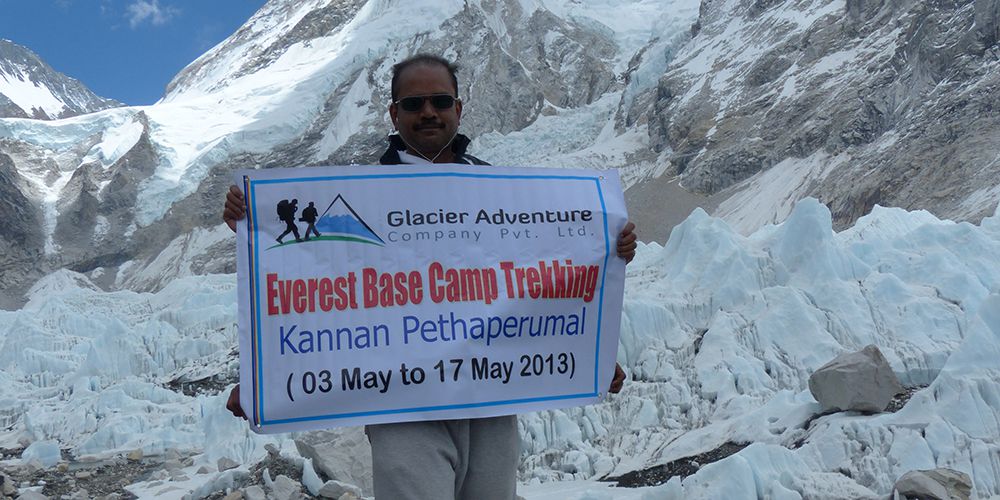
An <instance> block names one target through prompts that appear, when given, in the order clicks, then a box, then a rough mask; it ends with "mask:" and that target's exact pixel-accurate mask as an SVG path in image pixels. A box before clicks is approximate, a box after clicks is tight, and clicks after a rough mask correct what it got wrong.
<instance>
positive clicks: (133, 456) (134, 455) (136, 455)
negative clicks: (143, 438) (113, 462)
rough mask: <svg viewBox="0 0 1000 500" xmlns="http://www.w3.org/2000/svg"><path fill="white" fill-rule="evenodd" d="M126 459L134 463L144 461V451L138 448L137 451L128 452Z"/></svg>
mask: <svg viewBox="0 0 1000 500" xmlns="http://www.w3.org/2000/svg"><path fill="white" fill-rule="evenodd" d="M126 458H128V459H129V460H131V461H133V462H138V461H140V460H142V449H141V448H136V449H134V450H132V451H130V452H128V455H126Z"/></svg>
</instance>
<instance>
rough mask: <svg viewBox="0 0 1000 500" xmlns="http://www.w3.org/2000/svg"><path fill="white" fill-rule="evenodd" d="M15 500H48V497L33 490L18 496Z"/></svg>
mask: <svg viewBox="0 0 1000 500" xmlns="http://www.w3.org/2000/svg"><path fill="white" fill-rule="evenodd" d="M17 500H49V497H47V496H45V495H43V494H41V493H39V492H37V491H34V490H26V491H23V492H21V494H20V495H18V497H17Z"/></svg>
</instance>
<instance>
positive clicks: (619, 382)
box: [608, 363, 625, 394]
mask: <svg viewBox="0 0 1000 500" xmlns="http://www.w3.org/2000/svg"><path fill="white" fill-rule="evenodd" d="M623 385H625V370H622V365H619V364H618V363H615V378H613V379H612V380H611V387H609V388H608V392H610V393H611V394H618V393H619V392H620V391H621V390H622V386H623Z"/></svg>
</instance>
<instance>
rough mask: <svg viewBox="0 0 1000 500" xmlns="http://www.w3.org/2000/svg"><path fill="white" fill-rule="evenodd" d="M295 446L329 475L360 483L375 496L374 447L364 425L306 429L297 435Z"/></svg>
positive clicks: (331, 477) (337, 478)
mask: <svg viewBox="0 0 1000 500" xmlns="http://www.w3.org/2000/svg"><path fill="white" fill-rule="evenodd" d="M295 447H296V448H297V449H298V451H299V454H301V455H302V456H303V457H306V458H311V459H312V461H313V467H315V468H316V470H318V471H319V472H322V473H323V474H324V475H325V476H326V477H328V478H330V479H334V480H337V481H340V482H342V483H348V484H353V485H357V486H358V487H360V488H361V491H362V493H363V495H361V496H372V495H373V494H374V490H373V488H372V469H371V463H372V450H371V445H370V444H369V443H368V438H367V437H366V436H365V433H364V431H363V429H362V428H361V427H344V428H339V429H332V430H326V431H312V432H305V433H302V434H301V435H299V436H297V437H296V438H295Z"/></svg>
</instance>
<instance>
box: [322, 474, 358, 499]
mask: <svg viewBox="0 0 1000 500" xmlns="http://www.w3.org/2000/svg"><path fill="white" fill-rule="evenodd" d="M348 493H350V494H352V495H354V496H355V497H361V496H362V495H361V488H358V487H357V486H354V485H353V484H347V483H342V482H340V481H337V480H334V479H331V480H329V481H327V482H325V483H323V487H321V488H320V489H319V492H318V493H317V494H318V495H319V496H320V497H323V498H336V499H338V500H339V499H340V498H341V497H343V496H344V495H346V494H348Z"/></svg>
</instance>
